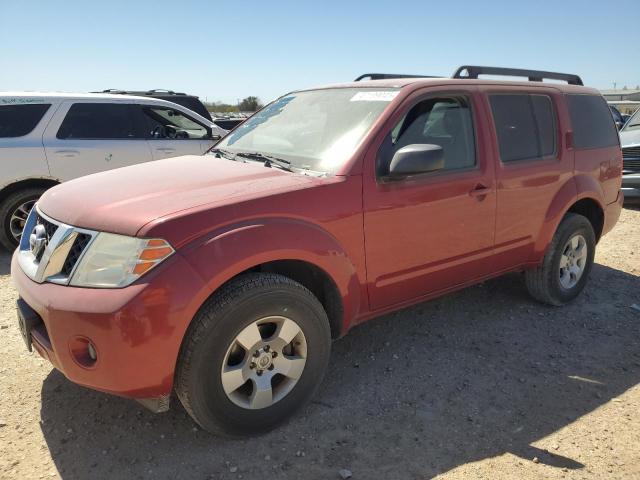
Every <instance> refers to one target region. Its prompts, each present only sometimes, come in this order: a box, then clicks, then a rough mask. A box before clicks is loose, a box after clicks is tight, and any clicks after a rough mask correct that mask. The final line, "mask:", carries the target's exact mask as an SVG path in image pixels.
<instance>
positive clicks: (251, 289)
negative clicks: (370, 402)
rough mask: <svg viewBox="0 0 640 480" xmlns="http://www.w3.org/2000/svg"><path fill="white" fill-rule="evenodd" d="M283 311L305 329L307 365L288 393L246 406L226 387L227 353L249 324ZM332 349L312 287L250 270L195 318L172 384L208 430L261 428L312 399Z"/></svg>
mask: <svg viewBox="0 0 640 480" xmlns="http://www.w3.org/2000/svg"><path fill="white" fill-rule="evenodd" d="M285 312H286V313H285ZM279 315H282V316H285V315H286V317H287V318H289V319H291V320H294V321H295V322H296V323H297V325H298V327H300V329H301V330H302V332H303V333H304V336H305V339H306V345H307V356H306V364H305V366H304V370H303V371H302V374H301V375H300V377H299V379H298V380H297V383H295V385H294V386H293V388H292V389H291V390H290V391H289V393H288V394H286V396H284V398H282V399H280V400H279V401H276V402H275V403H273V404H272V405H271V406H268V407H265V408H261V409H257V410H249V409H247V408H242V407H241V406H238V405H236V404H235V403H234V402H233V401H231V400H230V398H229V397H228V396H227V394H226V393H225V391H224V389H223V386H222V379H221V376H222V373H221V368H222V365H223V363H224V362H226V360H225V355H226V353H227V350H228V349H229V347H230V346H231V345H232V343H233V342H234V339H236V337H237V336H238V334H239V333H240V332H241V331H242V330H243V329H244V328H245V327H247V326H248V325H250V324H251V323H253V322H254V321H256V320H258V319H260V318H264V317H269V316H279ZM330 351H331V335H330V328H329V320H328V318H327V315H326V313H325V311H324V309H323V308H322V305H321V304H320V302H319V301H318V299H317V298H316V297H315V296H314V295H313V294H312V293H311V292H310V291H309V290H307V289H306V288H305V287H303V286H302V285H300V284H299V283H297V282H294V281H293V280H291V279H289V278H287V277H284V276H282V275H277V274H263V273H252V274H246V275H242V276H240V277H238V278H236V279H234V280H232V281H231V282H229V283H228V284H227V285H225V286H223V287H222V288H221V289H220V290H219V291H218V292H216V293H215V294H214V295H212V297H211V298H209V300H207V302H206V303H205V304H204V305H203V307H202V308H201V309H200V311H199V312H198V314H197V315H196V316H195V318H194V319H193V322H192V324H191V325H190V327H189V329H188V331H187V334H186V336H185V338H184V340H183V343H182V347H181V349H180V355H179V358H178V365H177V368H176V376H175V382H174V388H175V391H176V393H177V395H178V398H179V399H180V401H181V402H182V404H183V405H184V408H185V409H186V410H187V412H188V413H189V414H190V415H191V417H192V418H193V419H194V420H195V421H196V422H197V423H198V424H199V425H200V426H201V427H202V428H203V429H204V430H207V431H208V432H211V433H214V434H226V435H232V436H244V435H250V434H256V433H262V432H265V431H268V430H271V429H273V428H274V427H276V426H278V425H279V424H281V423H283V422H284V421H286V420H287V419H289V417H291V416H292V414H293V413H294V412H295V411H296V410H297V409H299V408H300V407H302V406H303V405H304V404H306V403H307V402H308V401H309V400H310V399H311V397H312V396H313V394H314V393H315V391H316V389H317V388H318V386H319V385H320V383H321V382H322V378H323V376H324V373H325V370H326V368H327V365H328V362H329V355H330Z"/></svg>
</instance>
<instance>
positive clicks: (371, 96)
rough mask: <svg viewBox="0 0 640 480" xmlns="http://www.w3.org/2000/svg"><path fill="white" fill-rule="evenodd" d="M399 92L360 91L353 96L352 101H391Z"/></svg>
mask: <svg viewBox="0 0 640 480" xmlns="http://www.w3.org/2000/svg"><path fill="white" fill-rule="evenodd" d="M398 93H399V92H397V91H396V92H358V93H356V94H355V95H354V96H353V97H351V101H352V102H390V101H391V100H393V99H394V98H396V95H398Z"/></svg>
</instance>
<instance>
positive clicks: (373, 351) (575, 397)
mask: <svg viewBox="0 0 640 480" xmlns="http://www.w3.org/2000/svg"><path fill="white" fill-rule="evenodd" d="M519 277H520V276H519V275H518V274H512V275H507V276H505V277H503V278H499V279H496V280H492V281H489V282H486V283H484V284H481V285H478V286H475V287H472V288H469V289H466V290H464V291H461V292H458V293H454V294H451V295H448V296H446V297H443V298H441V299H438V300H435V301H432V302H428V303H424V304H420V305H417V306H415V307H412V308H409V309H406V310H403V311H401V312H398V313H394V314H392V315H387V316H385V317H382V318H380V319H377V320H374V321H372V322H368V323H367V324H365V325H362V326H359V327H357V328H355V329H353V330H352V331H351V332H350V333H349V334H348V335H347V336H346V337H345V338H343V339H341V340H339V341H337V342H335V343H334V345H333V354H332V360H331V365H330V369H329V373H328V375H327V377H326V378H325V381H324V382H323V383H322V386H321V388H320V390H319V392H318V394H317V395H316V397H315V400H314V401H313V402H312V403H311V404H310V405H309V406H308V407H306V408H305V409H304V410H303V411H302V412H301V413H298V414H297V415H295V416H294V418H293V419H292V421H291V422H290V423H289V424H287V425H285V426H283V427H281V428H279V429H276V430H275V431H273V432H271V433H269V434H266V435H263V436H260V437H255V438H248V439H241V440H238V439H235V440H230V439H224V438H218V437H214V436H211V435H209V434H207V433H205V432H203V431H201V430H199V429H197V428H195V424H194V423H193V422H192V421H191V420H190V419H189V418H188V417H187V415H186V413H185V411H184V410H183V409H182V407H181V406H180V404H179V402H177V401H174V403H173V407H172V410H171V411H170V412H169V413H166V414H162V415H153V414H151V413H148V412H147V411H146V410H144V409H143V408H142V407H140V406H138V405H137V404H136V403H134V402H132V401H129V400H124V399H119V398H115V397H111V396H108V395H104V394H101V393H97V392H93V391H90V390H87V389H84V388H82V387H78V386H76V385H73V384H72V383H70V382H68V381H67V380H66V379H65V378H64V377H63V376H62V375H61V374H59V373H57V372H55V371H52V372H51V374H49V375H48V377H47V378H46V379H45V381H44V384H43V387H42V411H41V415H42V430H43V433H44V437H45V438H46V441H47V443H48V447H49V450H50V452H51V455H52V457H53V459H54V462H55V464H56V466H57V468H58V470H59V472H60V474H61V476H62V477H63V478H68V479H76V478H78V479H80V478H88V477H93V478H136V477H138V478H139V477H146V476H149V477H153V478H170V477H174V478H183V477H188V478H240V477H241V476H242V477H243V478H257V477H258V476H260V477H262V476H269V477H275V478H338V475H337V472H338V470H339V469H341V468H348V469H349V470H351V471H353V472H354V478H355V477H356V476H357V478H385V479H391V478H403V479H406V478H429V477H432V476H434V475H437V474H439V473H442V472H446V471H448V470H450V469H452V468H455V467H457V466H459V465H462V464H466V463H469V462H473V461H477V460H481V459H485V458H489V457H494V456H497V455H501V454H503V453H505V452H509V453H511V454H514V455H517V456H519V457H522V458H524V459H527V461H530V460H531V459H533V458H534V457H537V458H538V460H539V462H540V463H543V464H547V465H551V466H553V467H558V468H567V469H581V468H584V467H585V465H583V464H582V463H581V462H580V461H578V460H576V459H574V458H566V457H564V456H562V455H559V454H558V453H559V452H561V451H562V448H560V449H559V450H558V451H556V450H554V449H551V450H550V451H546V450H543V449H539V448H536V447H534V446H532V443H534V442H536V441H538V440H540V439H542V438H544V437H545V436H547V435H549V434H551V433H553V432H555V431H557V430H559V429H561V428H562V427H564V426H566V425H568V424H570V423H572V422H573V421H575V420H576V419H578V418H579V417H581V416H583V415H585V414H587V413H589V412H591V411H593V410H594V409H596V408H597V407H599V406H600V405H603V404H604V403H606V402H608V401H609V400H611V399H612V398H614V397H617V396H619V395H620V394H622V393H623V392H625V391H626V390H627V389H629V388H631V387H633V386H634V385H636V384H638V383H639V382H640V344H639V341H638V339H639V338H640V321H639V317H638V312H636V311H635V310H633V309H631V308H629V306H630V305H631V303H638V298H632V296H636V297H637V292H638V291H640V278H639V277H636V276H633V275H630V274H627V273H625V272H622V271H618V270H615V269H612V268H609V267H605V266H602V265H595V266H594V270H593V272H592V279H591V281H590V283H589V286H588V288H587V289H586V290H585V292H584V293H583V295H582V296H581V297H580V298H579V299H578V300H577V301H576V302H574V303H572V304H571V305H569V306H566V307H563V308H550V307H545V306H541V305H539V304H537V303H535V302H533V301H531V300H530V299H529V297H528V296H527V294H526V292H525V290H524V287H523V285H522V282H521V281H520V278H519ZM603 285H606V288H601V286H603Z"/></svg>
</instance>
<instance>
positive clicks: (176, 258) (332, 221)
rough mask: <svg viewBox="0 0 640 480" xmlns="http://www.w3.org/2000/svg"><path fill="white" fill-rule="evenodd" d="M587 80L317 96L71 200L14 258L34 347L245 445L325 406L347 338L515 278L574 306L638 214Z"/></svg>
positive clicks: (355, 87) (477, 82) (43, 203)
mask: <svg viewBox="0 0 640 480" xmlns="http://www.w3.org/2000/svg"><path fill="white" fill-rule="evenodd" d="M484 74H499V75H519V76H525V77H528V78H529V80H530V81H528V82H527V81H523V82H504V81H489V80H482V79H479V78H478V77H479V76H482V75H484ZM543 78H551V79H555V80H565V81H566V82H567V84H566V85H565V84H559V83H557V82H556V83H543V82H542V81H541V80H542V79H543ZM581 85H582V82H581V81H580V78H579V77H577V76H575V75H565V74H556V73H551V72H537V71H529V70H507V69H496V68H486V67H465V68H464V69H461V70H460V71H459V72H457V73H456V75H455V76H454V78H450V79H446V78H424V79H423V78H398V79H386V80H376V81H368V82H354V83H347V84H342V85H337V86H329V87H323V88H317V89H311V90H304V91H298V92H293V93H290V94H287V95H285V96H283V97H281V98H279V99H278V100H276V101H274V102H273V103H271V104H270V105H268V106H267V107H265V108H264V109H263V110H261V111H260V112H259V113H257V114H256V115H254V116H253V117H251V118H250V119H249V120H247V121H246V122H245V123H244V124H242V125H241V126H240V127H238V128H237V129H236V130H234V131H233V132H232V133H231V134H230V135H228V136H227V137H226V138H225V139H223V140H222V141H220V142H219V143H218V144H217V145H216V147H215V148H214V149H213V150H212V151H211V152H210V153H208V154H206V155H203V156H185V157H177V158H173V159H168V160H163V161H160V162H152V163H146V164H141V165H136V166H132V167H127V168H122V169H118V170H112V171H107V172H104V173H99V174H96V175H90V176H88V177H84V178H80V179H77V180H73V181H70V182H67V183H64V184H62V185H60V186H57V187H54V188H52V189H51V190H49V191H48V192H47V193H45V194H44V196H43V197H42V198H41V200H40V201H39V202H38V204H37V206H36V208H34V209H33V210H32V213H31V215H30V216H29V219H28V222H27V226H26V227H25V232H27V234H25V235H24V236H23V238H22V242H21V244H20V247H19V248H18V250H17V251H16V252H15V254H14V256H13V261H12V275H13V278H14V281H15V283H16V285H17V289H18V292H19V294H20V299H19V300H18V313H19V315H18V316H19V319H20V325H21V328H22V331H23V334H24V337H25V340H26V342H27V346H28V347H29V348H31V347H32V346H33V347H34V348H35V349H36V350H37V351H38V352H39V354H40V355H42V356H43V357H45V358H47V359H49V360H50V361H51V363H53V365H55V367H56V368H58V369H59V370H60V371H62V372H63V373H64V374H65V375H66V376H67V377H68V378H69V379H70V380H72V381H74V382H77V383H79V384H81V385H85V386H88V387H91V388H94V389H97V390H101V391H104V392H109V393H113V394H116V395H121V396H125V397H130V398H134V399H137V400H139V401H140V402H142V403H143V404H145V405H146V406H148V407H150V408H152V409H153V410H155V411H162V410H166V409H167V408H168V407H169V405H168V402H169V398H170V395H171V392H172V391H173V390H175V391H176V393H177V396H178V398H179V399H180V400H181V402H182V404H183V405H184V407H185V408H186V410H187V411H188V412H189V413H190V414H191V416H192V417H193V418H194V420H195V421H196V422H197V423H198V424H200V425H201V426H202V427H203V428H204V429H206V430H208V431H212V432H226V433H233V434H248V433H253V432H259V431H264V430H267V429H269V428H272V427H274V426H275V425H277V424H278V423H280V422H281V421H283V420H285V419H286V418H288V417H289V416H290V415H291V414H292V412H293V411H294V410H296V409H297V408H299V407H300V406H301V405H303V404H304V403H305V402H306V401H307V400H309V399H310V397H311V396H312V395H313V393H314V391H315V390H316V389H317V388H318V386H319V384H320V383H321V380H322V378H323V374H324V372H325V370H326V368H327V364H328V360H329V352H330V346H331V339H332V338H338V337H340V336H341V335H344V334H345V333H346V332H347V331H348V330H349V329H350V328H351V327H353V326H354V325H357V324H359V323H362V322H364V321H365V320H368V319H370V318H372V317H375V316H378V315H380V314H382V313H385V312H389V311H392V310H397V309H399V308H402V307H406V306H407V305H411V304H413V303H416V302H422V301H424V300H426V299H429V298H433V297H436V296H439V295H442V294H444V293H447V292H450V291H452V290H456V289H460V288H463V287H465V286H468V285H471V284H474V283H477V282H481V281H483V280H486V279H487V278H490V277H495V276H497V275H501V274H503V273H505V272H512V271H523V272H524V280H525V284H526V287H527V289H528V290H529V291H530V292H531V294H532V296H533V297H534V298H536V299H537V300H540V301H542V302H544V303H547V304H550V305H562V304H565V303H567V302H569V301H571V300H572V299H574V298H575V297H576V296H577V295H578V294H579V293H580V292H581V290H582V289H583V288H584V286H585V283H586V282H587V278H588V276H589V272H590V270H591V266H592V264H593V257H594V252H595V247H596V243H597V242H598V240H599V239H600V238H601V237H602V235H604V234H605V233H607V232H608V231H609V230H610V229H611V228H612V227H613V225H614V224H615V223H616V221H617V219H618V216H619V214H620V209H621V205H622V200H623V199H622V195H621V194H620V183H621V171H622V155H621V151H620V146H619V142H618V135H617V131H616V127H615V125H614V123H613V120H612V118H611V114H610V113H609V109H608V108H607V104H606V103H605V101H604V99H603V98H602V97H601V96H600V94H599V93H598V92H597V91H596V90H593V89H589V88H585V87H583V86H581Z"/></svg>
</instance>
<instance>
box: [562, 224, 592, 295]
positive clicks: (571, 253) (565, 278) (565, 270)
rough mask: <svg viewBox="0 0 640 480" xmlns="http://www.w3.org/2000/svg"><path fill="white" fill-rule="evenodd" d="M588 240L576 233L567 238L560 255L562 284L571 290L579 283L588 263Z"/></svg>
mask: <svg viewBox="0 0 640 480" xmlns="http://www.w3.org/2000/svg"><path fill="white" fill-rule="evenodd" d="M587 254H588V251H587V241H586V240H585V238H584V237H583V236H582V235H580V234H576V235H574V236H572V237H571V238H569V240H567V243H566V244H565V246H564V248H563V249H562V256H561V257H560V271H559V275H560V285H562V287H563V288H565V289H567V290H569V289H571V288H573V287H575V286H576V285H577V283H578V282H579V281H580V278H581V277H582V274H583V273H584V270H585V267H586V265H587V257H588V255H587Z"/></svg>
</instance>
